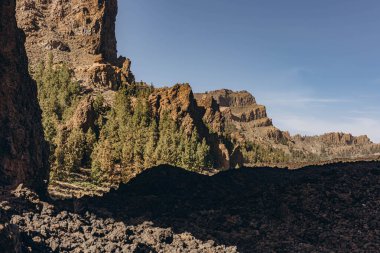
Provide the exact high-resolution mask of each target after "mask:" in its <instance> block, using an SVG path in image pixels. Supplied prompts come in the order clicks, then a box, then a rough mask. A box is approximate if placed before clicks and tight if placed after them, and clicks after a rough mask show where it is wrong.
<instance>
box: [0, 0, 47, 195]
mask: <svg viewBox="0 0 380 253" xmlns="http://www.w3.org/2000/svg"><path fill="white" fill-rule="evenodd" d="M0 17H1V19H0V38H1V39H0V185H18V184H20V183H26V184H27V185H28V186H30V187H32V188H34V189H37V190H38V189H44V188H46V185H47V180H48V149H47V148H48V147H47V145H46V143H45V141H44V137H43V130H42V125H41V111H40V108H39V106H38V102H37V88H36V83H35V82H34V81H33V80H32V79H31V78H30V76H29V74H28V60H27V56H26V52H25V48H24V41H25V37H24V34H23V32H22V31H20V30H19V29H18V28H17V25H16V19H15V3H14V1H1V5H0Z"/></svg>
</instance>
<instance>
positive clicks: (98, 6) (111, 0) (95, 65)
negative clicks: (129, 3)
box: [17, 0, 134, 89]
mask: <svg viewBox="0 0 380 253" xmlns="http://www.w3.org/2000/svg"><path fill="white" fill-rule="evenodd" d="M116 15H117V0H71V1H51V0H38V1H32V0H17V22H18V25H19V27H20V28H22V29H23V30H24V32H25V34H26V49H27V53H28V56H29V58H30V59H31V64H30V65H31V70H32V71H33V70H34V69H35V68H36V66H37V65H38V64H39V62H41V61H43V60H46V56H47V55H49V54H52V55H53V56H54V61H55V63H66V64H68V65H69V66H70V68H72V69H73V70H74V72H75V78H76V79H77V80H78V81H79V82H80V83H81V84H82V85H84V86H90V87H93V86H101V87H108V88H111V89H117V88H118V87H119V86H120V84H121V83H123V82H132V81H133V80H134V77H133V74H132V72H131V71H130V65H131V62H130V60H129V59H126V58H124V57H118V56H117V49H116V36H115V22H116Z"/></svg>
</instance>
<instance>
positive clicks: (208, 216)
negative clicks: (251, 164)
mask: <svg viewBox="0 0 380 253" xmlns="http://www.w3.org/2000/svg"><path fill="white" fill-rule="evenodd" d="M74 2H75V3H76V5H77V6H79V7H83V6H82V5H81V4H88V3H90V2H87V1H72V2H67V1H59V2H54V1H53V2H50V1H38V2H35V1H19V2H18V4H19V5H18V8H19V10H20V8H26V9H25V11H26V12H25V13H27V10H33V11H36V13H37V14H38V15H37V14H33V15H37V17H40V16H41V17H48V15H47V13H49V11H51V9H50V8H47V7H48V6H50V7H57V8H58V9H54V12H53V13H56V12H55V11H56V10H62V11H63V14H62V16H58V17H61V18H62V19H63V20H65V19H64V17H66V16H65V15H66V14H65V13H66V12H65V11H66V10H67V9H65V8H66V7H67V8H68V7H70V3H74ZM21 3H23V4H25V5H20V4H21ZM91 3H92V4H93V5H92V6H97V8H98V10H99V13H100V15H101V16H100V17H103V18H104V19H103V18H100V19H99V20H101V21H102V22H103V21H104V22H105V23H102V22H100V21H99V23H98V24H99V25H100V24H101V25H105V26H107V22H108V21H105V20H107V18H105V17H108V16H107V15H108V14H109V12H108V11H109V10H108V9H104V8H103V7H107V6H108V7H113V8H115V7H116V5H115V4H116V2H115V1H96V2H91ZM15 5H16V3H15V0H6V1H1V2H0V16H1V19H0V46H1V47H0V96H1V100H0V106H1V107H0V127H1V131H0V141H1V142H0V144H1V145H0V151H1V152H0V179H1V180H0V251H2V252H7V253H8V252H9V253H12V252H17V253H18V252H136V253H138V252H140V253H141V252H215V253H219V252H377V251H378V249H379V248H380V229H379V228H380V208H379V206H380V188H379V182H380V163H379V162H356V163H335V164H328V165H324V166H309V167H306V168H303V169H299V170H287V169H275V168H268V167H265V168H241V169H238V170H233V169H231V170H227V171H224V172H219V173H217V174H216V175H214V176H206V175H202V174H199V173H195V172H190V171H187V170H184V169H180V168H177V167H172V166H168V165H161V166H158V167H154V168H152V169H149V170H145V171H143V172H142V173H140V174H139V175H137V176H136V177H135V178H133V179H131V180H130V181H129V182H128V183H127V184H122V185H120V187H119V188H118V189H113V190H111V191H110V192H109V193H107V194H104V196H98V197H84V198H80V199H68V200H52V199H51V198H50V197H49V196H47V195H46V194H45V193H46V189H47V180H48V173H49V166H48V163H47V161H48V155H47V149H46V145H45V142H44V140H43V134H42V125H41V112H40V109H39V107H38V104H37V95H36V85H35V83H34V82H33V81H32V80H31V78H30V76H29V74H28V70H27V66H28V62H27V58H26V52H25V50H24V47H23V43H24V37H23V33H22V32H21V31H20V30H19V29H17V26H16V19H15ZM20 6H21V7H20ZM63 7H65V8H63ZM38 8H41V10H39V9H38ZM62 8H63V9H62ZM68 10H71V9H70V8H68ZM110 10H112V8H111V9H110ZM113 10H115V9H113ZM82 11H83V13H87V11H88V13H92V10H91V11H90V10H87V11H86V10H84V9H82ZM69 13H74V12H69ZM96 13H98V12H96ZM107 13H108V14H107ZM112 13H114V12H112ZM33 15H32V17H33ZM95 16H96V15H95ZM111 16H112V15H111ZM51 17H53V16H51ZM70 17H71V18H73V17H74V16H70ZM73 20H74V19H73ZM111 20H112V18H111ZM50 21H51V20H50ZM35 22H37V20H36V21H35ZM51 22H52V23H53V21H51ZM91 22H92V21H91V20H89V21H88V23H87V21H86V23H87V24H91ZM31 24H32V25H33V24H34V23H31ZM36 24H37V26H36V27H38V24H41V23H36ZM49 25H51V24H50V23H49ZM111 26H112V24H111ZM41 27H43V26H41ZM96 27H97V25H96V24H95V28H96ZM51 28H53V29H52V30H51V31H52V32H53V33H54V29H57V31H59V29H58V28H57V27H51ZM51 28H50V29H51ZM24 29H25V28H24ZM33 29H37V28H32V30H33ZM109 29H111V30H112V27H111V28H109ZM95 30H96V29H95ZM37 31H38V29H37ZM49 33H50V32H49ZM95 33H96V32H95ZM70 34H72V33H70ZM75 34H76V33H75V31H74V35H72V36H74V37H75ZM29 36H31V35H30V34H29ZM42 36H44V34H42ZM51 36H53V35H51ZM54 36H55V35H54ZM57 36H58V35H57ZM70 36H71V35H70ZM104 38H107V36H105V37H104ZM63 39H64V38H63ZM63 39H62V38H61V40H63ZM94 40H95V41H96V36H95V37H94ZM100 41H102V37H100ZM67 43H68V42H67ZM107 43H108V42H107ZM109 43H112V38H111V39H110V40H109ZM100 44H101V43H100ZM33 45H34V44H33ZM68 47H69V49H70V50H69V51H71V50H73V51H74V49H75V48H74V47H72V48H73V49H72V48H71V47H70V44H69V46H68ZM110 48H112V47H110ZM63 49H66V48H65V47H63V46H59V47H58V50H63ZM49 50H50V49H49ZM63 52H68V51H67V50H66V51H65V50H63ZM97 52H98V51H97ZM102 54H103V55H104V56H105V57H106V58H107V57H109V52H108V51H107V50H106V51H104V52H103V53H102ZM62 57H63V56H62ZM108 59H111V58H108ZM109 61H111V60H109ZM112 68H113V67H112ZM78 73H79V72H78ZM223 94H227V95H228V99H227V100H223V99H219V100H218V99H214V98H211V97H207V96H206V97H202V98H201V99H200V100H198V101H199V103H196V102H195V99H194V96H193V94H192V92H191V89H190V87H189V86H186V85H183V86H181V85H179V86H175V87H173V88H166V89H159V90H155V92H153V93H152V94H150V96H149V101H150V102H152V103H153V104H156V105H157V106H156V107H154V108H155V109H156V110H157V111H154V115H156V116H160V115H161V112H162V111H165V110H168V111H169V113H170V114H171V115H173V116H174V117H175V118H179V119H181V121H179V122H181V123H182V124H183V126H184V128H185V129H186V127H191V126H196V127H197V128H199V132H200V134H201V135H204V136H205V137H207V136H206V134H207V132H208V130H209V129H213V134H214V135H215V136H216V137H215V138H217V140H218V141H219V140H220V139H221V140H222V137H223V135H222V134H221V133H222V132H223V131H224V129H225V128H226V127H228V121H229V120H233V121H239V122H247V121H248V122H252V121H253V122H255V121H257V120H259V121H260V120H263V121H266V122H267V124H266V125H267V126H261V127H272V126H271V124H269V119H267V116H266V113H265V108H264V107H262V106H259V105H256V102H255V100H254V98H253V97H252V96H251V95H249V94H247V93H246V92H242V93H241V94H238V95H234V94H231V92H228V91H227V92H223ZM82 102H83V100H82ZM218 103H219V104H218ZM247 103H248V104H250V105H249V106H248V107H249V108H244V109H241V108H240V107H246V104H247ZM198 104H199V105H198ZM94 105H95V104H93V103H92V102H90V103H88V106H85V105H83V106H81V107H80V108H82V109H83V110H82V111H81V110H79V109H78V110H76V113H74V115H77V116H76V117H77V118H78V121H73V123H71V125H73V126H75V127H78V128H86V127H88V122H92V120H90V119H91V118H92V116H91V114H87V112H88V111H91V108H92V107H93V106H94ZM226 105H230V106H226ZM226 107H227V108H226ZM228 107H239V109H238V110H237V109H231V108H228ZM86 108H90V110H86ZM222 108H224V112H228V111H229V110H230V111H231V112H230V113H229V115H230V118H228V117H223V115H222V114H223V109H222ZM235 117H237V118H238V120H236V118H235ZM82 118H85V119H89V120H81V119H82ZM74 119H75V118H74ZM201 119H202V120H201ZM202 121H203V122H202ZM226 123H227V124H226ZM203 124H204V125H203ZM259 125H260V124H259ZM255 127H256V128H259V127H260V126H258V125H256V126H255ZM256 128H254V129H256ZM203 131H205V132H203ZM231 134H232V132H231ZM210 136H212V134H210ZM219 138H220V139H219ZM293 138H300V139H303V140H302V141H305V142H313V139H310V138H305V137H293ZM318 138H320V139H321V140H322V141H323V142H325V143H328V145H331V146H334V147H335V146H341V145H348V146H350V145H351V146H352V145H354V146H355V145H363V146H365V145H370V143H369V140H368V139H367V138H365V137H358V138H356V137H352V136H351V135H345V134H328V135H324V136H322V137H318ZM209 141H210V140H209ZM216 143H218V142H216ZM221 143H222V142H221ZM221 143H219V144H221ZM218 146H219V147H221V146H220V145H218ZM225 148H226V149H228V148H229V149H231V150H232V154H231V156H227V155H226V154H224V155H225V158H226V157H230V158H229V160H228V162H229V166H231V161H232V160H233V159H232V158H231V157H238V155H237V154H238V151H237V149H238V146H235V147H234V146H232V148H231V147H227V146H226V147H225ZM231 150H228V152H231ZM234 154H235V156H234ZM236 159H237V158H236ZM86 173H88V171H87V170H84V174H86ZM87 176H88V175H87ZM78 177H83V175H79V176H78ZM84 180H85V181H86V178H85V177H84ZM61 188H63V186H62V185H61Z"/></svg>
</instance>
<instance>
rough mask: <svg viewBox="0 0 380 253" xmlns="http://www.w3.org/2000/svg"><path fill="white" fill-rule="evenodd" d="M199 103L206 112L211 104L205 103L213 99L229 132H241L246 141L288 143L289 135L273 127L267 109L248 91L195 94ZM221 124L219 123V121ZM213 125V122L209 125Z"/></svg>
mask: <svg viewBox="0 0 380 253" xmlns="http://www.w3.org/2000/svg"><path fill="white" fill-rule="evenodd" d="M195 98H196V99H197V102H198V103H199V104H200V105H201V106H203V107H204V108H205V109H206V110H209V109H208V108H210V103H208V104H207V103H205V102H204V101H207V100H210V99H213V100H214V101H215V102H216V103H217V106H219V111H220V113H221V114H222V117H223V120H224V121H225V125H226V126H227V128H228V129H226V131H227V132H231V131H232V132H236V131H238V132H240V133H241V134H242V135H243V138H244V139H245V140H243V142H244V141H253V142H254V141H258V140H259V139H267V140H269V141H272V142H280V141H285V142H286V141H288V139H287V134H286V133H283V132H282V131H280V130H279V129H277V128H276V127H274V126H273V124H272V120H271V119H270V118H268V115H267V112H266V108H265V106H263V105H259V104H257V103H256V99H255V97H254V96H252V94H250V93H249V92H248V91H237V92H234V91H232V90H227V89H222V90H215V91H209V92H206V93H197V94H195ZM214 108H216V105H214ZM218 122H219V121H218ZM209 124H210V125H213V122H212V120H211V122H210V123H209Z"/></svg>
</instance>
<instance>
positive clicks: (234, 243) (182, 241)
mask: <svg viewBox="0 0 380 253" xmlns="http://www.w3.org/2000/svg"><path fill="white" fill-rule="evenodd" d="M379 180H380V164H379V163H376V162H357V163H337V164H332V165H326V166H311V167H307V168H304V169H300V170H295V171H289V170H285V169H273V168H243V169H239V170H230V171H226V172H221V173H219V174H217V175H215V176H212V177H209V176H202V175H199V174H196V173H192V172H188V171H186V170H183V169H179V168H175V167H170V166H160V167H157V168H153V169H151V170H147V171H144V172H143V173H142V174H140V175H139V176H137V177H136V178H134V179H133V180H132V181H130V182H129V183H128V184H126V185H121V186H120V188H119V189H117V190H113V191H111V192H110V193H108V194H106V195H105V196H103V197H98V198H82V199H77V200H66V201H47V202H46V201H41V200H40V199H39V198H38V196H36V195H35V194H34V193H33V192H31V191H30V190H28V189H26V188H23V187H22V186H20V187H18V188H17V189H16V190H14V191H12V192H11V193H8V194H5V195H4V193H2V202H1V205H0V212H1V214H2V215H4V214H6V215H7V216H8V217H9V220H10V224H11V225H7V227H8V228H9V229H10V230H11V231H13V232H12V235H15V236H13V238H15V240H14V241H15V242H16V243H17V245H18V246H19V247H20V248H21V249H22V250H24V251H23V252H377V250H378V248H379V247H380V244H379V243H380V230H379V224H380V219H379V217H380V216H379V215H380V209H379V204H380V203H379V199H380V189H379V186H378V185H379ZM3 231H4V229H2V230H1V229H0V233H1V232H3ZM0 242H1V240H0ZM7 242H9V240H8V241H7ZM1 243H3V244H2V245H1V246H3V245H6V244H4V242H1ZM9 252H13V251H9Z"/></svg>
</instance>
